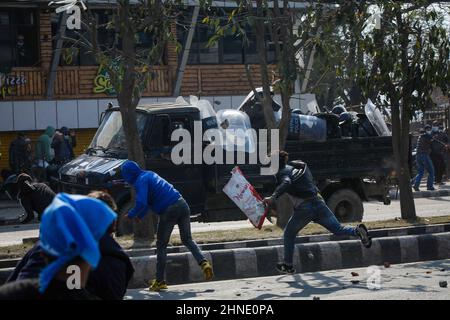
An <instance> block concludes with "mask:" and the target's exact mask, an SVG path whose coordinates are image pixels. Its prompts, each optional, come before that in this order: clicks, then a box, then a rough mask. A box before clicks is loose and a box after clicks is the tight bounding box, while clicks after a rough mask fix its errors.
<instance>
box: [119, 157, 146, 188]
mask: <svg viewBox="0 0 450 320" xmlns="http://www.w3.org/2000/svg"><path fill="white" fill-rule="evenodd" d="M121 171H122V177H123V179H124V180H125V181H126V182H127V183H129V184H135V183H136V180H137V178H139V176H140V175H141V174H142V173H143V172H144V171H143V170H142V169H141V168H140V167H139V165H138V164H137V163H136V162H134V161H130V160H127V161H125V163H124V164H123V165H122V167H121Z"/></svg>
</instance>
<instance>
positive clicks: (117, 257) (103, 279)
mask: <svg viewBox="0 0 450 320" xmlns="http://www.w3.org/2000/svg"><path fill="white" fill-rule="evenodd" d="M100 252H101V254H102V259H101V260H100V263H99V264H98V266H97V269H95V270H91V273H90V275H89V279H88V283H87V286H86V288H87V290H88V291H90V292H92V293H94V294H95V295H97V296H99V297H100V298H102V299H104V300H122V299H123V297H124V296H125V293H126V291H127V287H128V282H129V281H130V280H131V278H132V277H133V274H134V268H133V265H132V264H131V261H130V258H129V257H128V255H127V254H126V253H125V252H124V251H123V249H122V247H121V246H120V245H119V244H118V243H117V242H116V240H114V238H113V237H111V236H110V235H105V236H104V237H103V238H102V239H101V240H100Z"/></svg>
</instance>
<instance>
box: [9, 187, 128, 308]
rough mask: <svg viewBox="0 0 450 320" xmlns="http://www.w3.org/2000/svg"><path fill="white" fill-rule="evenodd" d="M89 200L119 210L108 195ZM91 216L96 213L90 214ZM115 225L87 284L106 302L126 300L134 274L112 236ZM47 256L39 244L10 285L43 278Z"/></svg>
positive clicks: (102, 243)
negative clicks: (97, 200)
mask: <svg viewBox="0 0 450 320" xmlns="http://www.w3.org/2000/svg"><path fill="white" fill-rule="evenodd" d="M88 197H91V198H94V199H99V200H102V201H103V202H104V203H105V204H107V205H108V206H109V207H110V208H111V209H112V210H114V211H115V210H117V206H116V203H115V202H114V199H113V198H112V197H111V196H110V195H109V194H107V193H105V192H102V191H93V192H91V193H90V194H88ZM50 203H51V201H50V202H49V204H50ZM88 214H92V212H90V211H89V212H88ZM115 222H116V220H115V221H114V223H113V225H111V226H110V228H109V229H108V231H107V232H106V233H105V234H104V235H103V237H102V238H101V239H100V241H99V248H100V253H101V255H102V258H101V260H100V262H99V264H98V267H97V269H95V270H94V271H91V272H90V273H89V279H88V281H87V284H86V290H87V291H88V292H89V293H91V294H93V295H95V296H97V297H99V298H100V299H103V300H122V299H123V297H124V296H125V293H126V290H127V286H128V283H129V281H130V280H131V278H132V276H133V273H134V268H133V265H132V264H131V261H130V258H129V257H128V255H127V254H126V253H125V252H124V251H123V249H122V247H121V246H120V245H119V244H118V243H117V241H116V240H114V238H113V237H112V233H113V232H114V229H115ZM43 253H45V251H44V249H43V248H42V245H41V243H40V241H38V242H37V243H36V244H35V245H34V246H33V248H31V249H30V250H29V251H28V252H27V253H26V254H25V256H24V257H23V258H22V259H21V260H20V262H19V263H18V264H17V266H16V268H15V269H14V271H13V272H12V273H11V275H10V276H9V278H8V279H7V280H6V283H9V282H14V281H19V280H26V279H35V278H39V274H40V273H41V271H42V270H43V269H44V268H45V266H46V261H45V259H44V256H43Z"/></svg>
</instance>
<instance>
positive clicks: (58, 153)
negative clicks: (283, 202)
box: [52, 133, 71, 164]
mask: <svg viewBox="0 0 450 320" xmlns="http://www.w3.org/2000/svg"><path fill="white" fill-rule="evenodd" d="M52 148H53V149H54V150H55V162H56V163H57V164H63V163H65V162H67V161H69V160H70V159H71V152H70V148H69V144H68V142H67V140H66V139H65V138H64V135H63V134H61V133H58V134H55V137H54V138H53V141H52Z"/></svg>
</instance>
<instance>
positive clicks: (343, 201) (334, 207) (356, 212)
mask: <svg viewBox="0 0 450 320" xmlns="http://www.w3.org/2000/svg"><path fill="white" fill-rule="evenodd" d="M327 205H328V207H329V208H330V209H331V211H333V212H334V214H335V216H336V218H337V219H338V220H339V221H340V222H360V221H362V218H363V214H364V207H363V204H362V201H361V198H360V197H359V195H358V194H357V193H356V192H354V191H353V190H350V189H341V190H338V191H336V192H334V193H333V194H332V195H331V196H330V197H329V198H328V201H327Z"/></svg>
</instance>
